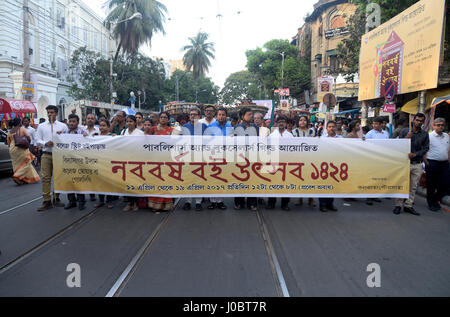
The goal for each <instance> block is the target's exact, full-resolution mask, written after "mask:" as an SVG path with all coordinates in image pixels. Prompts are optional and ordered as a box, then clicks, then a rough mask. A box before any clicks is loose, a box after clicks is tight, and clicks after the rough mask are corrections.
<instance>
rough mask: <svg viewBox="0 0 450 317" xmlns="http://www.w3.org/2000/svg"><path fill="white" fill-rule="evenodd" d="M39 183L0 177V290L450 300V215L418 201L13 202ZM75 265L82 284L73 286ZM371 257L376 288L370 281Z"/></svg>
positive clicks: (33, 192)
mask: <svg viewBox="0 0 450 317" xmlns="http://www.w3.org/2000/svg"><path fill="white" fill-rule="evenodd" d="M40 186H41V185H40V184H35V185H26V186H21V187H19V186H16V185H15V184H14V183H13V182H12V181H10V180H9V179H7V178H3V179H0V190H1V195H0V206H1V207H0V209H1V210H0V249H1V250H2V255H0V296H105V295H106V294H108V292H109V291H110V290H111V289H114V288H113V287H115V286H117V285H119V287H118V288H116V289H115V291H114V292H115V294H116V295H118V296H240V297H247V296H256V297H259V296H286V295H289V296H295V297H297V296H450V268H449V267H448V263H450V248H448V246H449V245H450V213H447V212H440V213H432V212H430V211H428V210H427V209H426V208H425V207H426V204H425V200H424V199H423V198H421V197H419V198H418V199H417V202H416V207H417V209H418V210H419V211H421V212H422V215H421V216H419V217H417V216H412V215H409V214H405V213H402V214H400V215H398V216H395V215H393V214H392V204H393V201H392V200H383V202H382V203H378V204H377V203H376V204H375V205H374V206H372V207H370V206H367V205H366V204H365V203H364V201H357V202H351V203H350V206H348V205H349V203H347V202H344V201H343V200H336V205H337V206H338V208H339V212H337V213H333V212H328V213H321V212H319V211H318V209H317V208H312V207H308V206H302V207H297V206H294V202H291V208H292V210H291V211H289V212H286V211H281V210H277V209H276V210H271V211H267V210H264V209H261V210H260V211H259V213H254V212H251V211H248V210H243V211H235V210H232V209H231V208H229V209H228V210H225V211H219V210H215V211H209V210H205V211H203V212H195V211H188V212H186V211H183V210H181V209H180V207H178V208H177V209H176V210H175V211H174V212H173V213H170V214H165V213H161V214H153V213H151V212H149V211H140V212H123V211H122V210H121V207H123V203H121V202H116V204H117V207H116V208H114V209H112V210H108V209H106V208H100V209H97V210H94V208H93V206H92V203H90V202H89V203H88V207H89V208H87V210H84V211H82V212H80V211H78V210H77V209H75V210H71V211H65V210H64V209H63V208H58V209H53V210H51V211H49V212H46V213H37V212H36V211H35V210H36V208H37V207H38V206H39V205H40V204H41V203H42V200H36V201H34V202H31V203H29V204H26V205H23V206H21V207H19V208H15V209H12V208H13V207H14V206H18V205H22V204H24V203H26V202H29V201H30V200H32V199H34V198H37V197H39V194H40V189H41V187H40ZM64 200H65V197H64ZM226 203H227V204H228V206H230V207H231V206H232V200H231V199H227V200H226ZM344 204H345V205H344ZM182 205H183V201H181V203H180V204H179V205H178V206H182ZM205 205H206V204H205ZM8 210H9V211H8ZM4 211H7V212H4ZM146 243H148V244H146ZM143 246H145V248H143ZM139 251H143V252H142V254H141V253H139ZM23 254H25V257H23V258H20V256H21V255H23ZM137 254H139V255H140V256H139V257H137V256H136V255H137ZM18 258H19V259H18ZM133 260H137V263H136V265H134V266H131V265H130V263H131V262H132V261H133ZM11 262H12V263H11ZM70 263H77V264H79V265H80V267H81V287H80V288H69V287H67V285H66V279H67V277H68V276H69V274H70V273H71V272H67V271H66V268H67V265H68V264H70ZM370 263H377V264H379V265H380V268H381V287H380V288H369V287H368V286H367V284H366V279H367V277H368V275H369V274H370V273H371V272H367V271H366V268H367V266H368V265H369V264H370ZM8 264H9V265H8ZM124 272H125V273H127V272H128V273H130V274H129V275H123V273H124ZM121 276H126V278H125V283H123V284H120V283H116V282H117V281H118V279H119V278H120V277H121Z"/></svg>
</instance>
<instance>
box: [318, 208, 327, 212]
mask: <svg viewBox="0 0 450 317" xmlns="http://www.w3.org/2000/svg"><path fill="white" fill-rule="evenodd" d="M319 210H320V211H321V212H327V211H328V210H327V209H326V208H325V207H320V208H319Z"/></svg>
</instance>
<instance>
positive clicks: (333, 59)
mask: <svg viewBox="0 0 450 317" xmlns="http://www.w3.org/2000/svg"><path fill="white" fill-rule="evenodd" d="M339 68H340V67H339V59H338V57H337V55H332V56H330V71H331V72H333V73H335V72H337V71H338V70H339Z"/></svg>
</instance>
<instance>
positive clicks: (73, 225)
mask: <svg viewBox="0 0 450 317" xmlns="http://www.w3.org/2000/svg"><path fill="white" fill-rule="evenodd" d="M15 208H19V206H17V207H15ZM99 210H100V208H95V209H93V210H92V211H90V212H88V213H87V214H85V215H84V216H82V217H81V218H78V219H77V220H75V221H74V222H72V223H71V224H69V225H67V226H65V227H64V228H62V229H61V230H59V231H58V232H56V233H55V234H53V235H51V236H50V237H49V238H47V239H45V240H44V241H42V242H40V243H39V244H37V245H35V246H34V247H33V248H31V249H29V250H28V251H26V252H24V253H22V254H21V255H19V256H18V257H16V258H15V259H13V260H11V261H9V262H8V263H6V264H5V265H3V266H2V267H0V275H2V274H3V273H5V272H6V271H8V270H10V269H11V268H13V267H14V266H16V265H17V264H19V263H21V262H22V261H23V260H25V259H27V258H28V257H30V256H31V255H33V254H34V253H36V252H37V251H39V250H41V249H42V248H44V247H45V246H47V245H49V244H50V243H52V242H53V241H55V240H56V239H57V238H59V237H61V236H62V235H63V234H65V233H67V232H69V231H70V230H72V229H74V228H76V227H79V226H81V225H82V224H83V223H85V222H86V221H87V220H88V219H90V218H91V217H93V216H94V214H96V213H97V211H99Z"/></svg>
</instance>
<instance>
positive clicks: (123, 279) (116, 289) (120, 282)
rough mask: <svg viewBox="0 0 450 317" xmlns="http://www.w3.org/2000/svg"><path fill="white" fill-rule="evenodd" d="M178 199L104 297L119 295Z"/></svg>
mask: <svg viewBox="0 0 450 317" xmlns="http://www.w3.org/2000/svg"><path fill="white" fill-rule="evenodd" d="M180 201H181V199H180V198H179V199H178V201H176V202H175V204H174V205H175V207H174V208H173V210H172V211H171V212H169V213H167V214H166V215H165V216H164V218H163V219H162V221H161V222H160V223H159V225H158V226H157V227H156V229H155V230H154V231H153V232H152V234H151V235H150V236H149V237H148V239H147V240H146V241H145V243H144V245H143V246H142V247H141V248H140V249H139V251H138V252H137V254H136V255H135V256H134V257H133V259H132V260H131V262H130V264H128V266H127V267H126V268H125V270H124V271H123V272H122V274H120V276H119V278H118V279H117V281H116V282H115V283H114V285H113V286H112V287H111V289H110V290H109V292H108V293H107V294H106V295H105V297H118V296H119V295H120V293H121V292H122V290H123V288H124V287H125V285H126V284H127V282H128V281H129V280H130V278H131V276H132V275H133V274H134V272H135V271H136V269H137V267H138V265H139V263H140V262H141V261H142V259H143V258H144V256H145V255H146V254H147V252H148V250H149V249H150V247H151V245H152V244H153V242H154V241H155V240H156V238H157V237H158V235H159V233H160V232H161V229H162V228H163V227H164V225H165V224H166V223H167V220H168V219H169V217H170V215H171V214H173V213H174V212H175V209H177V207H178V204H179V202H180Z"/></svg>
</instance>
